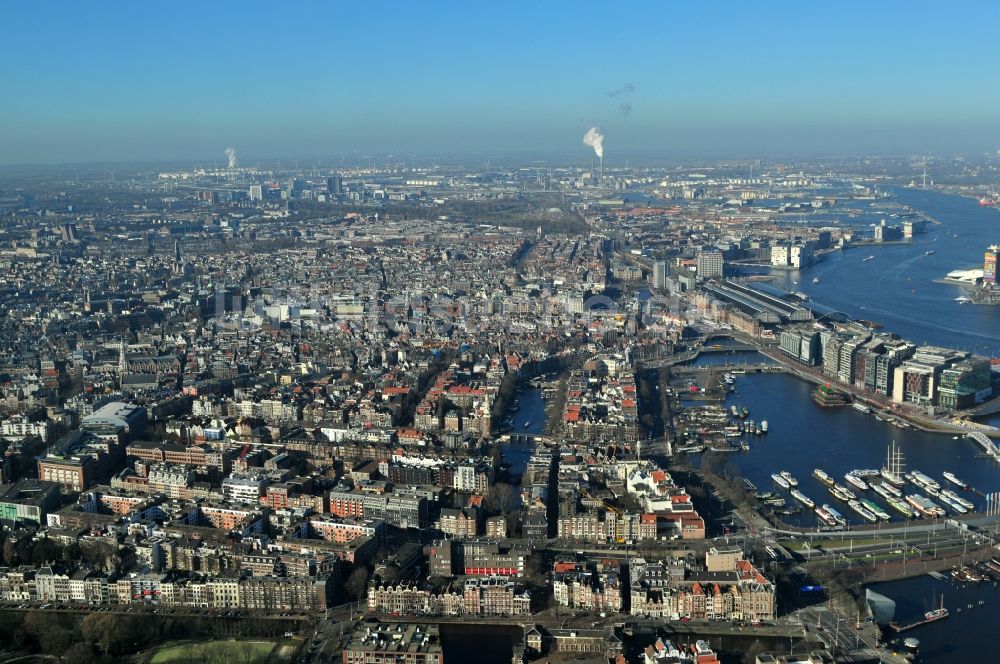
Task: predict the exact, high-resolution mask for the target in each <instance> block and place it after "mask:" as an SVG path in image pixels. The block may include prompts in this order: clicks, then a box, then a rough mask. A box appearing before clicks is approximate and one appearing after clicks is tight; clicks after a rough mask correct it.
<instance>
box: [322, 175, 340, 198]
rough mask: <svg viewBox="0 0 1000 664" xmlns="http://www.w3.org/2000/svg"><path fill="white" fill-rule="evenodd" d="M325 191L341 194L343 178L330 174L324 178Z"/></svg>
mask: <svg viewBox="0 0 1000 664" xmlns="http://www.w3.org/2000/svg"><path fill="white" fill-rule="evenodd" d="M326 193H328V194H342V193H344V178H343V176H341V175H331V176H330V177H328V178H327V179H326Z"/></svg>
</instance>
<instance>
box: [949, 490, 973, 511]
mask: <svg viewBox="0 0 1000 664" xmlns="http://www.w3.org/2000/svg"><path fill="white" fill-rule="evenodd" d="M941 495H942V496H944V497H945V498H948V499H949V500H953V501H955V502H956V503H958V504H959V505H961V506H962V507H964V508H966V509H970V510H971V509H975V507H976V506H975V505H974V504H973V503H972V501H971V500H966V499H965V498H962V497H961V496H960V495H958V494H957V493H955V492H954V491H951V490H950V489H941Z"/></svg>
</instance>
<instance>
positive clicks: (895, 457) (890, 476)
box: [879, 441, 906, 487]
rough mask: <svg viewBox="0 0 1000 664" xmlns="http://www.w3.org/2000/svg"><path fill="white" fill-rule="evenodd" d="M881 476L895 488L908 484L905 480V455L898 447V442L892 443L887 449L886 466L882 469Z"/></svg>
mask: <svg viewBox="0 0 1000 664" xmlns="http://www.w3.org/2000/svg"><path fill="white" fill-rule="evenodd" d="M879 474H880V475H882V479H884V480H885V481H887V482H888V483H889V484H892V485H893V486H896V487H901V486H903V485H904V484H905V483H906V482H905V481H904V480H903V453H902V452H900V451H899V448H898V447H896V441H892V444H890V445H889V447H887V448H886V451H885V466H883V467H882V469H881V470H880V471H879Z"/></svg>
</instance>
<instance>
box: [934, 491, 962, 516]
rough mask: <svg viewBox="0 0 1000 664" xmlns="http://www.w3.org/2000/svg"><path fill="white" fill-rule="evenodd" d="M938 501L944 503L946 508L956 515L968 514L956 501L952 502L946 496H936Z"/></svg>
mask: <svg viewBox="0 0 1000 664" xmlns="http://www.w3.org/2000/svg"><path fill="white" fill-rule="evenodd" d="M938 500H940V501H941V502H942V503H944V504H945V505H946V506H947V507H950V508H951V509H952V510H953V511H955V512H956V513H958V514H968V513H969V510H968V509H966V507H965V506H964V505H961V504H959V503H958V502H957V501H954V500H952V499H951V498H949V497H948V496H944V495H938Z"/></svg>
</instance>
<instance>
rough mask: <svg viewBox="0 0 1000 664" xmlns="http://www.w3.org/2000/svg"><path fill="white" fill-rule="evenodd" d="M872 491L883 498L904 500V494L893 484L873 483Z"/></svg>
mask: <svg viewBox="0 0 1000 664" xmlns="http://www.w3.org/2000/svg"><path fill="white" fill-rule="evenodd" d="M872 489H873V490H874V491H875V493H877V494H878V495H880V496H882V497H883V498H902V497H903V492H902V491H900V490H899V489H897V488H896V487H894V486H893V485H891V484H884V483H882V482H872Z"/></svg>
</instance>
